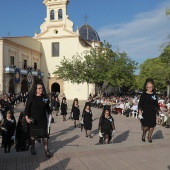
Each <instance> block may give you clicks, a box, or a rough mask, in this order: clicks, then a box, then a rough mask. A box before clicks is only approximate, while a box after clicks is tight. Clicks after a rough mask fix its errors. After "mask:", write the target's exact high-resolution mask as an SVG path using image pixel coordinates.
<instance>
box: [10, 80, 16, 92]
mask: <svg viewBox="0 0 170 170" xmlns="http://www.w3.org/2000/svg"><path fill="white" fill-rule="evenodd" d="M9 93H13V94H14V93H15V85H14V79H11V80H10V81H9Z"/></svg>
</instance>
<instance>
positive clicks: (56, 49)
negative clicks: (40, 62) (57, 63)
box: [52, 42, 60, 57]
mask: <svg viewBox="0 0 170 170" xmlns="http://www.w3.org/2000/svg"><path fill="white" fill-rule="evenodd" d="M59 52H60V49H59V42H53V43H52V57H59Z"/></svg>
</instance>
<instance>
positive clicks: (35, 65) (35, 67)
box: [34, 62, 37, 71]
mask: <svg viewBox="0 0 170 170" xmlns="http://www.w3.org/2000/svg"><path fill="white" fill-rule="evenodd" d="M36 70H37V63H35V62H34V71H36Z"/></svg>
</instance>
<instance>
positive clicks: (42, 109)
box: [25, 96, 51, 138]
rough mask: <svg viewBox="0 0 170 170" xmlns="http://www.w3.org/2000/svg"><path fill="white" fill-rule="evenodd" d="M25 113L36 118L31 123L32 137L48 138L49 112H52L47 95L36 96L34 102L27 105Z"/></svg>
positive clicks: (30, 131)
mask: <svg viewBox="0 0 170 170" xmlns="http://www.w3.org/2000/svg"><path fill="white" fill-rule="evenodd" d="M25 114H26V115H28V117H29V118H32V119H33V120H34V122H33V123H30V124H29V133H30V136H31V137H37V138H46V137H47V136H48V133H47V123H48V114H51V109H50V106H49V99H48V98H47V97H45V96H35V97H34V98H33V100H32V102H31V103H30V104H29V105H26V107H25Z"/></svg>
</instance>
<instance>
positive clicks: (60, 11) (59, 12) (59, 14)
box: [58, 9, 63, 20]
mask: <svg viewBox="0 0 170 170" xmlns="http://www.w3.org/2000/svg"><path fill="white" fill-rule="evenodd" d="M58 19H59V20H62V19H63V11H62V9H59V10H58Z"/></svg>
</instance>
